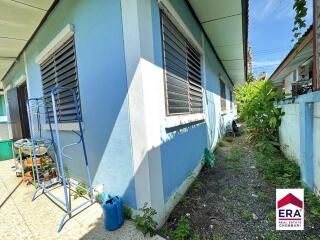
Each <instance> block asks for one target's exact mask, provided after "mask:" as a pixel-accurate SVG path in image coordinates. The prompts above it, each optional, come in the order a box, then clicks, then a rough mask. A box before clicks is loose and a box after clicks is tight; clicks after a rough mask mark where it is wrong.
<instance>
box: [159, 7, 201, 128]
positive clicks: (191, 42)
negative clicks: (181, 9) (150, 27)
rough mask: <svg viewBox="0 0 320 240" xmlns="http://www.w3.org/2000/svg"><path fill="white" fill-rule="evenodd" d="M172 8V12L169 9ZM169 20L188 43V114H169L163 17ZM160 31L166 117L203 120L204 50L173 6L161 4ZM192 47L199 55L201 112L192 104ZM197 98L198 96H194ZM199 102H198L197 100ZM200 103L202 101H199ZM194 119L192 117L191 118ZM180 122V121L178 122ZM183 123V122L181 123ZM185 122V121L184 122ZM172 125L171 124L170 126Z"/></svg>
mask: <svg viewBox="0 0 320 240" xmlns="http://www.w3.org/2000/svg"><path fill="white" fill-rule="evenodd" d="M167 7H169V8H170V11H169V10H168V8H167ZM162 15H164V16H165V17H166V18H168V19H169V21H170V22H171V23H172V24H173V26H174V27H175V28H176V29H177V30H178V31H179V33H180V34H181V35H182V36H183V37H184V38H185V43H186V52H185V54H186V64H185V67H186V73H187V76H186V81H187V83H188V104H189V106H188V109H189V111H188V112H180V113H179V112H177V113H170V112H169V100H170V99H169V97H168V86H167V85H168V80H167V74H168V73H167V68H166V66H165V57H166V55H165V54H166V49H165V46H164V44H165V43H164V30H163V27H164V25H163V16H162ZM160 31H161V45H162V63H163V84H164V98H165V99H164V100H165V115H166V117H167V118H173V117H179V119H184V120H185V119H187V116H193V115H196V116H194V119H196V120H194V121H198V120H199V119H203V118H204V117H203V113H204V110H205V109H204V107H205V106H204V90H203V88H204V82H203V81H204V79H203V77H204V76H203V51H202V48H201V47H199V46H200V45H199V44H198V43H197V41H196V40H195V38H194V37H193V35H192V34H191V32H190V31H189V29H188V28H187V27H186V25H185V24H184V23H183V21H182V20H181V18H180V17H179V15H178V14H177V13H176V12H175V11H174V10H173V8H172V6H170V5H169V3H167V4H166V6H164V5H163V4H160ZM189 46H191V48H192V49H193V50H194V51H195V52H196V54H198V55H199V62H198V63H199V66H200V67H199V68H200V69H199V72H200V79H199V80H200V91H199V90H198V91H197V92H196V93H199V92H201V105H200V107H199V108H201V110H200V111H199V112H192V107H191V102H192V100H191V99H190V85H191V83H190V82H191V80H190V79H189V73H190V70H188V53H189V54H190V50H188V47H189ZM194 96H196V95H194ZM196 101H197V100H196ZM198 102H199V103H200V101H198ZM191 118H192V117H191ZM178 122H179V121H178ZM180 122H181V121H180ZM183 122H184V121H183ZM169 125H170V124H169Z"/></svg>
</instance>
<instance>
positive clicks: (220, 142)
mask: <svg viewBox="0 0 320 240" xmlns="http://www.w3.org/2000/svg"><path fill="white" fill-rule="evenodd" d="M217 146H218V147H224V146H226V142H225V141H223V140H222V139H220V140H219V141H218V142H217Z"/></svg>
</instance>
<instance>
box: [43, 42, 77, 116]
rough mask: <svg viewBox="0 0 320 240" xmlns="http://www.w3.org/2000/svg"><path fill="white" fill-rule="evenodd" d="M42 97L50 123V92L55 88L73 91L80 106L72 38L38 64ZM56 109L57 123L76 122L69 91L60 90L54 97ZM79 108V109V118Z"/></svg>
mask: <svg viewBox="0 0 320 240" xmlns="http://www.w3.org/2000/svg"><path fill="white" fill-rule="evenodd" d="M40 70H41V78H42V90H43V97H44V100H45V102H46V104H47V106H48V110H49V115H50V119H51V121H53V109H52V101H51V90H52V89H53V87H55V86H60V87H66V88H71V89H73V90H74V91H75V93H76V96H77V100H78V104H79V106H80V92H79V85H78V73H77V61H76V53H75V45H74V38H73V37H72V38H70V39H69V40H68V41H67V42H66V43H64V44H63V46H61V47H60V48H59V49H57V50H56V51H55V52H54V53H53V54H52V55H51V56H50V57H49V58H48V59H47V60H46V61H45V62H43V63H41V64H40ZM56 109H57V117H58V121H59V122H73V121H76V120H77V118H76V117H77V116H76V109H75V106H74V101H73V96H72V93H71V91H68V90H62V91H60V92H59V93H57V95H56ZM80 109H81V107H80V108H79V111H80V116H81V110H80Z"/></svg>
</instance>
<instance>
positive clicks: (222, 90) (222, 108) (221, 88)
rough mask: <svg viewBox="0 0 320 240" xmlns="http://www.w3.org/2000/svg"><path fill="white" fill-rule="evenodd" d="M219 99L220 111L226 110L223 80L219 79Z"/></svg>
mask: <svg viewBox="0 0 320 240" xmlns="http://www.w3.org/2000/svg"><path fill="white" fill-rule="evenodd" d="M220 99H221V111H222V112H223V111H226V110H227V105H226V85H225V83H224V81H223V80H221V79H220Z"/></svg>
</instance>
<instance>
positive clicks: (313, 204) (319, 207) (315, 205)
mask: <svg viewBox="0 0 320 240" xmlns="http://www.w3.org/2000/svg"><path fill="white" fill-rule="evenodd" d="M304 198H305V205H306V211H307V213H308V216H309V217H310V218H311V219H312V220H314V221H319V220H320V201H319V199H318V197H317V196H316V195H315V194H314V193H313V192H310V191H305V195H304Z"/></svg>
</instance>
